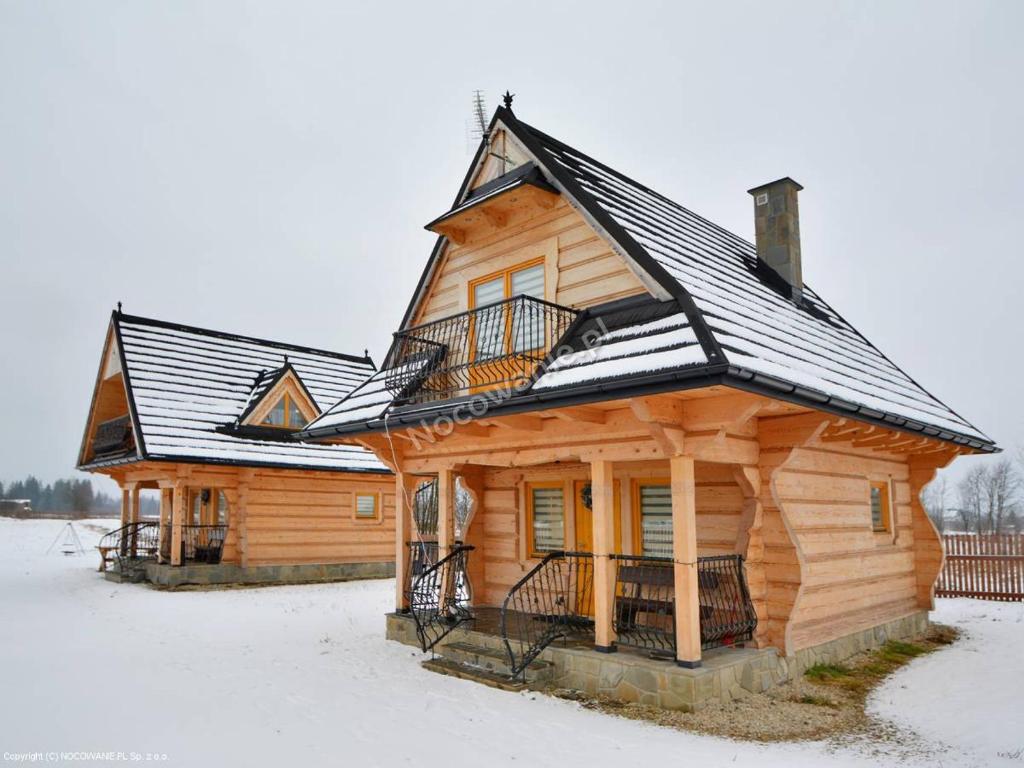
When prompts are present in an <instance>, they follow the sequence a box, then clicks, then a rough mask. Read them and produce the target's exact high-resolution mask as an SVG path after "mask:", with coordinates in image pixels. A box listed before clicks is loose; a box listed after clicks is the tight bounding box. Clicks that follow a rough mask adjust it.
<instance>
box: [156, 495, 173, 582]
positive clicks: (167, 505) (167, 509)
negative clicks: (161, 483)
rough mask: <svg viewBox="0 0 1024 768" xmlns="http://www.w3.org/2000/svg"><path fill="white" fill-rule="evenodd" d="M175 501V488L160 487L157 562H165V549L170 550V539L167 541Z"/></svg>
mask: <svg viewBox="0 0 1024 768" xmlns="http://www.w3.org/2000/svg"><path fill="white" fill-rule="evenodd" d="M173 501H174V489H173V488H164V487H161V488H160V530H159V531H158V532H157V549H156V559H157V562H159V563H162V562H164V554H163V553H164V550H167V551H168V552H170V549H171V548H170V543H171V542H170V541H165V539H167V538H168V537H169V536H170V533H171V531H170V522H171V505H172V504H173Z"/></svg>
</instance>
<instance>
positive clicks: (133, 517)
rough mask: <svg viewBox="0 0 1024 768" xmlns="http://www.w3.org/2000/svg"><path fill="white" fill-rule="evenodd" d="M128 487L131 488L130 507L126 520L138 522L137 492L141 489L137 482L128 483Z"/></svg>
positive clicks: (138, 500)
mask: <svg viewBox="0 0 1024 768" xmlns="http://www.w3.org/2000/svg"><path fill="white" fill-rule="evenodd" d="M128 487H129V488H130V489H131V508H130V509H129V510H128V522H129V523H137V522H139V502H140V499H139V494H140V493H141V491H142V489H141V488H139V484H138V483H129V484H128Z"/></svg>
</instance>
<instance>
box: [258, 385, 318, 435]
mask: <svg viewBox="0 0 1024 768" xmlns="http://www.w3.org/2000/svg"><path fill="white" fill-rule="evenodd" d="M261 423H262V425H263V426H265V427H278V428H283V429H302V427H304V426H306V424H307V423H308V420H307V419H306V417H305V416H303V415H302V411H301V410H299V407H298V406H297V405H296V404H295V401H294V400H293V399H292V397H291V395H289V394H288V393H287V392H286V393H285V394H283V395H281V399H280V400H278V401H277V402H276V403H274V407H273V408H271V409H270V410H269V411H267V415H266V416H264V417H263V421H262V422H261Z"/></svg>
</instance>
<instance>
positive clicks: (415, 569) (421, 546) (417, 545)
mask: <svg viewBox="0 0 1024 768" xmlns="http://www.w3.org/2000/svg"><path fill="white" fill-rule="evenodd" d="M405 546H406V558H405V573H406V575H407V578H408V581H407V582H406V584H405V599H406V602H410V603H411V602H412V585H413V582H415V581H416V579H418V578H419V577H420V576H421V575H423V572H424V571H426V570H427V569H428V568H430V567H431V566H432V565H434V563H436V562H437V541H436V540H431V539H424V540H420V541H407V542H406V543H405Z"/></svg>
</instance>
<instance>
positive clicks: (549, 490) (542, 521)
mask: <svg viewBox="0 0 1024 768" xmlns="http://www.w3.org/2000/svg"><path fill="white" fill-rule="evenodd" d="M563 494H564V492H563V490H562V484H561V483H560V482H554V483H531V484H529V485H527V487H526V522H527V528H528V535H529V539H528V549H529V550H530V551H529V554H530V555H543V554H547V553H548V552H557V551H559V550H562V549H565V498H564V495H563Z"/></svg>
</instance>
